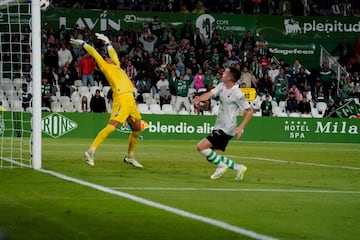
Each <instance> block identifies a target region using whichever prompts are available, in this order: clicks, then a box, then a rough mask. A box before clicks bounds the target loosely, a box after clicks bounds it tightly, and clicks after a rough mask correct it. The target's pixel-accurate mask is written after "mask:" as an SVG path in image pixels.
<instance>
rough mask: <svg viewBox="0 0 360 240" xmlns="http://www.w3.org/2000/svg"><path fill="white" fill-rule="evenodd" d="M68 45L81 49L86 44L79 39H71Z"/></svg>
mask: <svg viewBox="0 0 360 240" xmlns="http://www.w3.org/2000/svg"><path fill="white" fill-rule="evenodd" d="M70 43H71V45H74V46H80V47H83V46H84V45H85V43H86V42H85V41H84V40H81V39H73V38H71V39H70Z"/></svg>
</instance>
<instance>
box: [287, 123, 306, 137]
mask: <svg viewBox="0 0 360 240" xmlns="http://www.w3.org/2000/svg"><path fill="white" fill-rule="evenodd" d="M284 130H285V132H288V133H289V137H290V138H291V139H303V138H305V133H307V132H310V128H309V125H308V123H307V122H306V121H285V125H284Z"/></svg>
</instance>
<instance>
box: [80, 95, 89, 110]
mask: <svg viewBox="0 0 360 240" xmlns="http://www.w3.org/2000/svg"><path fill="white" fill-rule="evenodd" d="M81 111H83V112H88V111H89V107H88V98H87V97H86V96H82V98H81Z"/></svg>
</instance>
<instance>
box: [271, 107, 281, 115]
mask: <svg viewBox="0 0 360 240" xmlns="http://www.w3.org/2000/svg"><path fill="white" fill-rule="evenodd" d="M282 112H283V110H282V109H281V108H280V107H278V106H275V107H273V108H272V114H273V116H277V115H279V114H280V113H282Z"/></svg>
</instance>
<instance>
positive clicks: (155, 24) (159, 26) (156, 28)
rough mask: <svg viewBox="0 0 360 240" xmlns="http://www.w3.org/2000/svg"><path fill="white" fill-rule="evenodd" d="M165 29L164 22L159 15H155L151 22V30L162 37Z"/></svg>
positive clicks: (158, 36)
mask: <svg viewBox="0 0 360 240" xmlns="http://www.w3.org/2000/svg"><path fill="white" fill-rule="evenodd" d="M163 29H164V24H163V23H162V22H160V19H159V16H153V20H152V21H151V23H150V24H149V30H150V32H151V33H152V34H154V35H155V36H156V37H157V38H160V37H161V36H162V31H163ZM160 39H161V38H160Z"/></svg>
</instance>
